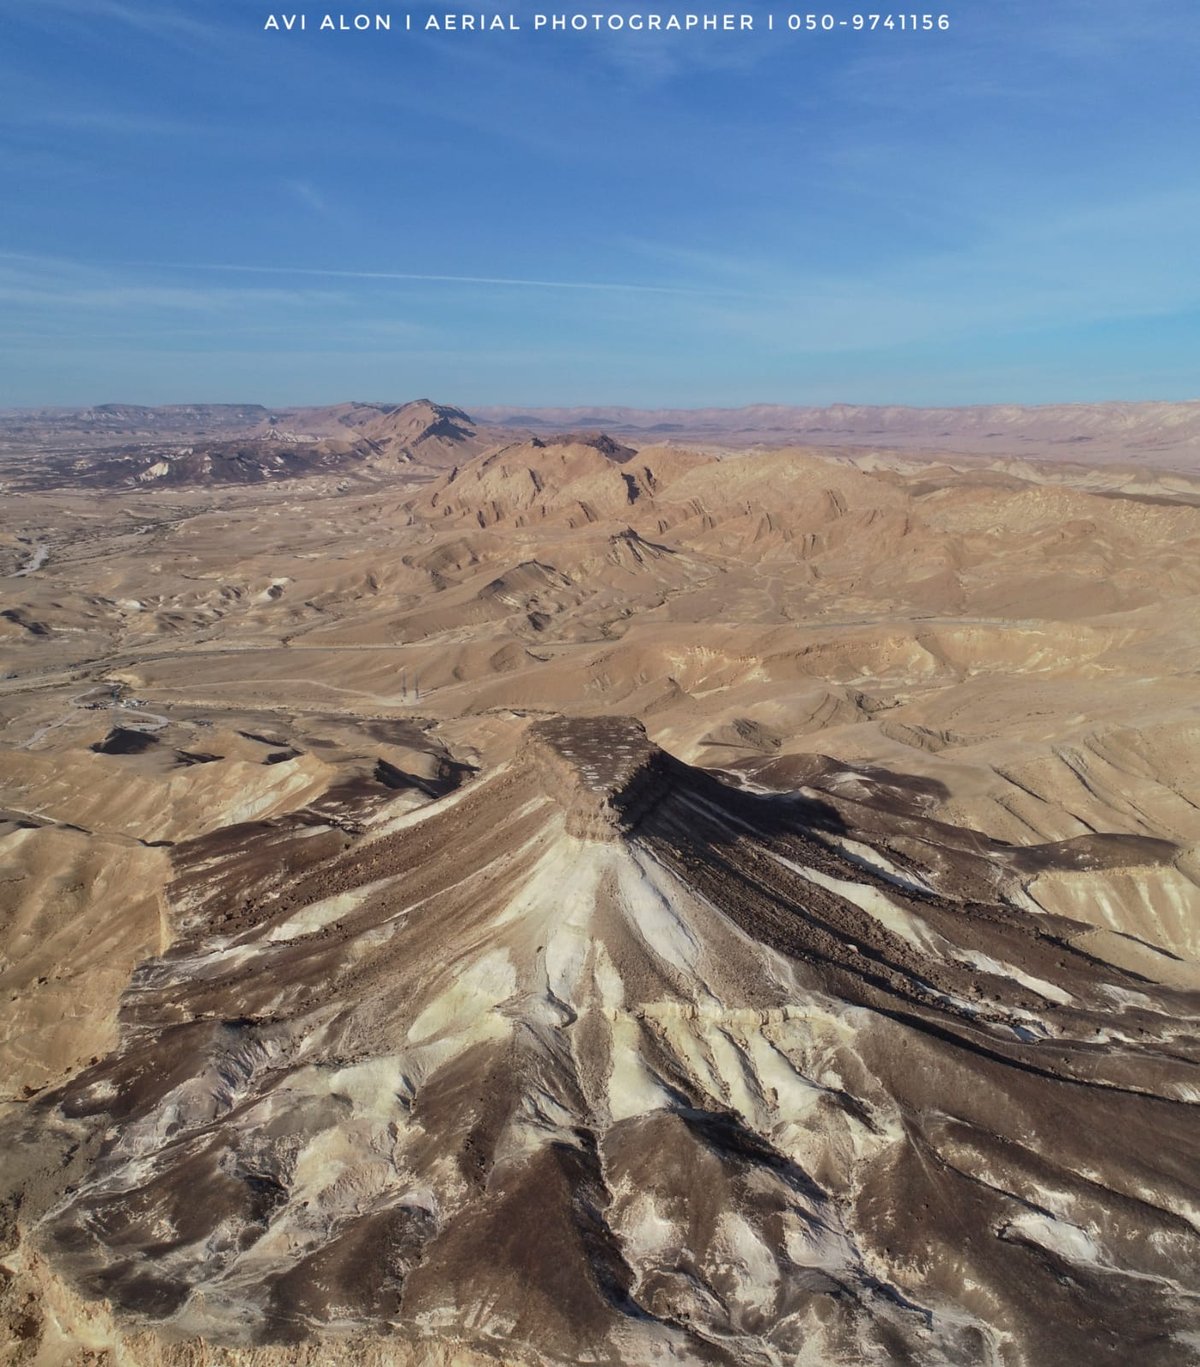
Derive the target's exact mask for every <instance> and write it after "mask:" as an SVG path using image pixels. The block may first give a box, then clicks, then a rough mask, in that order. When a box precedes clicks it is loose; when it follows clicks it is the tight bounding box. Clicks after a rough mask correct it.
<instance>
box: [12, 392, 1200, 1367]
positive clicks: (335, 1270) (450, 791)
mask: <svg viewBox="0 0 1200 1367" xmlns="http://www.w3.org/2000/svg"><path fill="white" fill-rule="evenodd" d="M476 416H479V417H483V418H486V419H487V423H488V424H490V425H484V424H483V423H481V422H477V421H476V420H475V417H471V416H468V415H467V414H466V413H464V412H461V411H460V410H457V409H450V408H444V407H439V406H437V405H434V404H430V403H426V402H424V401H422V402H418V403H411V404H406V405H402V406H399V407H389V406H371V405H354V404H347V405H343V406H341V407H338V408H329V409H304V410H300V409H297V410H290V411H279V412H272V413H268V412H267V410H265V409H257V408H256V407H255V406H253V405H247V406H244V407H238V408H233V407H231V408H228V409H221V408H204V407H196V408H190V409H159V410H153V409H134V408H130V407H122V406H116V405H114V406H110V407H108V408H103V409H93V410H87V411H85V412H78V411H76V412H67V411H39V412H30V413H23V414H4V415H0V576H2V577H0V675H2V676H3V677H2V678H0V991H2V998H0V1000H2V1001H3V1003H4V1007H3V1013H2V1015H0V1086H2V1088H3V1100H2V1101H0V1125H2V1126H3V1132H2V1134H0V1145H2V1147H0V1360H4V1361H9V1362H13V1363H20V1364H36V1365H37V1367H65V1365H66V1364H81V1365H82V1364H84V1363H88V1364H102V1363H103V1364H107V1365H108V1367H168V1364H169V1365H170V1367H201V1364H209V1363H227V1364H242V1365H244V1367H250V1365H251V1364H253V1365H254V1367H283V1364H292V1363H295V1364H307V1365H308V1367H318V1365H319V1364H326V1363H345V1364H358V1363H363V1364H377V1365H378V1367H383V1364H394V1365H395V1367H400V1364H406V1363H410V1362H411V1363H428V1364H435V1363H436V1364H454V1363H463V1364H468V1363H486V1362H507V1363H513V1364H521V1365H522V1367H533V1365H534V1364H565V1363H571V1364H576V1363H605V1364H668V1363H681V1364H682V1363H711V1364H739V1365H741V1364H745V1365H746V1367H792V1365H795V1367H827V1365H828V1367H835V1365H836V1367H858V1365H859V1364H871V1365H872V1367H875V1365H878V1367H891V1364H913V1365H914V1367H975V1364H979V1367H1085V1365H1086V1367H1132V1365H1133V1364H1137V1367H1183V1365H1184V1364H1195V1363H1200V1037H1198V1026H1200V404H1197V405H1142V406H1119V405H1112V406H1100V407H1097V408H1095V409H1080V410H1071V409H1066V408H1063V409H1057V408H1056V409H1054V410H1046V411H1039V410H1015V409H1011V410H1010V409H1005V410H975V411H970V410H965V411H964V412H963V413H959V414H956V413H955V412H954V411H952V410H944V411H942V412H940V413H932V412H930V413H925V414H922V413H921V412H919V411H916V410H878V411H873V410H850V409H842V410H830V411H828V412H826V413H824V414H822V413H814V411H811V410H770V412H769V414H765V413H764V411H759V410H752V411H746V412H742V413H735V414H727V415H722V414H719V413H715V414H714V413H712V412H710V413H708V414H705V415H700V416H697V417H695V418H694V419H689V418H688V417H687V416H686V415H679V414H674V415H671V414H667V415H664V414H650V415H643V416H642V417H640V418H639V417H638V416H637V415H630V414H629V413H627V412H624V411H622V410H606V411H592V412H583V413H557V414H545V415H541V416H540V417H539V415H537V414H528V413H517V412H515V411H508V410H495V411H492V412H489V413H485V414H482V415H476ZM689 423H691V426H690V427H689ZM581 424H583V425H585V426H584V430H580V425H581ZM601 425H603V429H604V431H603V433H601V431H600V426H601ZM563 429H566V430H563Z"/></svg>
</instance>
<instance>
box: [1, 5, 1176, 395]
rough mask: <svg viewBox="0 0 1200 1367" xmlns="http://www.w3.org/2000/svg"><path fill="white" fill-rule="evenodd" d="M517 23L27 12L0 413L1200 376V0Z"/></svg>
mask: <svg viewBox="0 0 1200 1367" xmlns="http://www.w3.org/2000/svg"><path fill="white" fill-rule="evenodd" d="M811 2H812V3H813V4H814V5H816V8H817V11H818V12H830V13H833V14H835V15H836V16H837V17H839V18H842V17H845V18H849V17H850V16H851V15H852V14H853V13H855V12H856V10H858V9H863V8H864V7H862V6H856V5H855V4H853V3H850V4H847V5H845V6H841V5H834V4H832V2H830V3H828V4H817V0H811ZM807 3H808V0H806V4H807ZM482 8H483V12H486V13H500V14H503V15H508V14H514V15H515V16H516V17H517V19H518V21H519V22H520V23H521V24H522V26H523V27H522V30H521V31H520V32H491V33H487V34H474V35H472V34H455V35H450V34H444V33H443V34H427V33H422V32H420V31H414V32H412V33H408V34H406V33H404V32H402V31H400V30H401V27H402V24H403V15H404V14H405V13H408V12H410V11H407V10H405V9H403V8H400V7H393V8H389V7H388V6H387V5H386V4H384V3H380V4H379V5H375V6H371V7H370V10H371V12H372V13H375V12H377V11H378V12H382V13H390V14H392V16H393V31H392V32H391V33H390V34H389V33H369V34H359V33H344V34H343V33H320V32H319V31H315V28H316V24H317V23H318V22H319V19H320V17H321V16H322V15H323V14H324V13H326V12H328V11H326V10H325V9H324V8H320V7H309V8H307V9H304V8H303V7H302V6H300V5H299V4H298V3H297V4H293V6H292V7H291V8H289V9H288V10H287V11H282V10H275V11H272V9H271V7H270V3H265V4H260V3H258V0H10V3H9V4H8V5H6V6H5V12H4V13H3V15H2V16H0V177H2V179H0V185H2V186H3V191H2V194H0V404H8V405H26V404H50V403H62V404H73V403H93V402H101V401H105V400H114V399H119V400H125V401H131V402H153V403H159V402H180V401H189V400H196V401H242V400H257V401H262V402H266V403H275V404H285V403H309V402H311V403H321V402H327V401H335V400H341V399H349V398H357V399H389V400H399V399H406V398H411V397H416V396H418V395H429V396H431V397H434V398H438V399H442V400H444V401H448V402H453V403H459V404H462V405H464V406H467V407H470V406H471V405H472V404H492V403H512V404H515V405H519V406H525V405H534V404H577V403H578V404H582V403H597V404H607V403H627V404H635V405H642V406H658V405H709V404H726V405H736V404H742V403H752V402H785V403H826V402H836V401H848V402H863V403H870V402H885V403H914V404H931V403H932V404H937V403H948V404H962V403H977V402H1010V401H1011V402H1051V401H1087V400H1094V399H1105V398H1124V399H1139V398H1176V399H1183V398H1200V250H1198V248H1197V244H1198V243H1200V95H1198V93H1197V92H1198V89H1200V82H1198V78H1197V72H1198V70H1200V61H1198V59H1200V11H1198V10H1197V8H1196V5H1195V0H1137V3H1136V4H1134V3H1130V0H1086V3H1084V0H990V2H989V3H984V0H959V2H958V3H953V4H948V5H947V6H946V8H945V10H944V11H937V10H935V11H934V12H935V13H937V12H945V13H948V14H949V16H950V19H951V24H952V27H951V29H950V31H949V33H939V32H936V31H935V32H933V33H916V34H909V33H901V32H899V31H896V30H893V31H891V32H888V31H884V30H882V29H880V30H878V31H877V32H875V33H874V34H872V33H858V34H856V33H853V32H843V31H837V32H835V33H833V34H821V33H818V34H805V33H801V34H796V35H793V34H790V33H788V32H786V31H784V24H785V22H786V21H785V16H786V15H787V14H788V13H790V12H793V11H792V8H790V7H789V6H787V5H778V6H775V5H770V4H759V3H755V4H751V5H749V6H747V7H745V8H744V9H743V10H741V11H731V12H739V13H740V12H744V13H752V14H754V16H755V18H756V29H757V31H756V32H755V33H753V34H749V35H747V34H708V35H704V34H695V33H693V34H660V35H651V34H646V33H643V34H641V35H634V34H630V33H624V34H600V35H593V34H574V33H568V34H546V33H544V32H543V33H540V34H539V33H535V32H534V31H533V30H532V16H533V15H534V14H535V13H536V12H538V11H539V10H540V11H542V12H546V13H555V12H560V13H561V12H568V13H570V12H575V11H572V10H569V9H568V10H566V11H562V10H559V11H555V10H553V9H551V8H550V7H549V6H547V5H538V4H523V3H520V0H514V3H513V4H512V5H507V6H503V7H495V6H484V7H482ZM693 8H695V7H693ZM805 8H806V7H805V6H800V7H799V9H800V11H801V12H805ZM866 8H867V9H869V8H870V7H866ZM875 8H876V9H878V8H880V6H879V5H878V4H876V5H875ZM447 9H449V7H448V6H446V5H445V4H434V5H428V4H427V5H424V6H418V7H414V8H413V9H412V10H411V13H412V14H413V16H414V30H419V28H420V26H421V25H422V24H423V23H424V21H425V18H426V16H428V15H429V14H431V13H434V14H441V13H444V12H445V11H446V10H447ZM597 10H599V11H600V12H603V13H605V14H616V13H624V14H632V13H646V12H658V13H663V14H668V13H671V12H672V11H671V9H670V7H669V5H666V4H660V5H658V6H657V7H655V6H652V5H638V4H630V3H623V2H622V3H617V4H613V5H606V6H600V7H597V6H590V7H586V8H585V10H584V12H586V13H589V14H590V13H593V12H597ZM273 12H274V13H285V12H286V13H299V12H304V13H307V15H308V23H309V32H307V33H305V34H290V35H287V34H277V33H268V32H265V31H264V29H263V24H264V22H265V20H266V17H267V16H268V15H269V14H271V13H273ZM332 12H333V13H334V14H335V15H336V14H338V13H347V14H350V13H354V12H357V7H355V6H353V5H348V6H347V7H346V8H345V9H344V10H341V11H339V10H334V11H332ZM475 12H480V11H479V9H478V8H477V10H476V11H475ZM680 12H683V11H682V10H681V11H680ZM701 12H703V11H701ZM768 13H774V14H775V15H776V25H777V28H776V31H775V32H774V33H773V34H767V33H765V32H763V31H762V30H763V27H764V25H765V16H766V15H767V14H768Z"/></svg>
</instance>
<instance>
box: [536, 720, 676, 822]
mask: <svg viewBox="0 0 1200 1367" xmlns="http://www.w3.org/2000/svg"><path fill="white" fill-rule="evenodd" d="M523 754H524V757H525V759H526V760H527V761H528V762H529V763H531V764H533V765H534V766H536V768H537V769H538V771H539V775H540V777H541V779H542V782H543V784H544V786H545V790H546V792H547V794H548V795H549V796H551V797H553V798H554V799H555V800H556V801H557V802H559V803H561V804H562V806H563V807H565V808H566V811H567V832H568V834H570V835H574V836H577V837H579V838H580V839H581V840H617V839H619V838H620V837H621V836H622V835H623V834H627V833H628V832H629V831H631V830H632V829H633V828H634V827H635V826H636V825H637V823H638V822H639V821H640V820H641V818H642V817H643V816H644V815H645V813H646V812H647V811H648V810H649V809H650V808H651V807H652V806H653V805H654V804H655V802H656V801H657V800H658V799H659V798H660V797H661V796H662V794H663V793H664V792H665V790H666V788H667V786H668V784H669V782H670V761H669V758H668V756H667V755H666V754H665V753H664V752H663V751H662V750H660V749H659V748H658V746H657V745H655V744H654V743H653V742H652V741H651V740H650V739H649V737H648V736H647V735H646V728H645V727H644V726H643V725H642V724H641V722H640V721H638V720H637V719H636V718H635V717H552V718H548V719H547V720H545V721H538V722H534V724H533V725H532V726H531V727H530V728H529V730H528V731H527V732H526V733H525V744H524V750H523Z"/></svg>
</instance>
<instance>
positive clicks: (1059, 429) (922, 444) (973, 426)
mask: <svg viewBox="0 0 1200 1367" xmlns="http://www.w3.org/2000/svg"><path fill="white" fill-rule="evenodd" d="M475 416H476V417H477V418H478V419H479V420H480V421H481V422H484V423H490V424H494V425H496V426H500V427H512V428H517V429H520V430H522V431H531V432H541V431H559V430H562V429H564V428H567V429H577V428H581V427H583V428H587V427H602V428H604V430H605V431H608V432H614V433H618V434H619V435H621V436H624V437H640V438H641V439H642V440H643V441H647V440H649V441H668V440H670V441H676V440H687V441H691V442H696V441H704V442H715V443H729V444H731V445H737V446H745V445H753V444H756V443H759V442H761V443H763V444H764V445H772V446H778V445H791V444H796V443H801V444H804V445H811V446H856V447H861V446H880V447H885V448H889V449H901V450H923V451H954V452H960V453H962V454H974V455H978V454H987V455H1006V456H1013V455H1024V456H1030V457H1035V458H1039V459H1042V458H1046V457H1055V456H1058V457H1060V458H1066V459H1076V458H1078V459H1079V460H1083V461H1091V460H1096V459H1101V460H1104V461H1106V462H1107V461H1111V460H1129V461H1131V462H1139V463H1140V462H1142V461H1153V460H1157V459H1159V458H1162V459H1163V460H1164V461H1165V462H1166V463H1170V464H1175V463H1176V462H1178V461H1179V460H1180V459H1181V458H1182V459H1186V460H1188V461H1189V462H1190V463H1189V466H1188V468H1190V469H1195V468H1197V466H1198V465H1200V401H1196V402H1189V403H1097V404H1047V405H1041V406H1035V407H1022V406H1020V405H1017V404H993V405H988V406H984V407H974V408H904V407H900V406H897V405H891V406H887V407H870V406H865V405H861V404H834V405H832V406H831V407H828V408H797V407H791V406H788V405H785V404H754V405H751V406H748V407H745V408H654V409H647V408H477V409H476V410H475ZM1168 458H1169V460H1168Z"/></svg>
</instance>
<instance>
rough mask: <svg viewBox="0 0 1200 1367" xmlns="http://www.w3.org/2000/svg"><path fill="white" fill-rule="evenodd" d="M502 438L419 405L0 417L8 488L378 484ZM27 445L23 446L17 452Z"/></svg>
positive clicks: (113, 409)
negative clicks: (316, 480)
mask: <svg viewBox="0 0 1200 1367" xmlns="http://www.w3.org/2000/svg"><path fill="white" fill-rule="evenodd" d="M505 436H507V433H503V432H500V433H493V432H491V431H489V430H488V429H485V428H480V427H478V426H477V425H476V424H474V423H473V422H472V420H471V418H470V417H469V416H468V415H467V414H466V413H463V412H462V411H461V410H460V409H457V408H449V407H446V406H445V405H442V404H435V403H431V402H430V401H428V400H425V399H422V400H417V401H415V402H412V403H407V404H397V405H391V404H342V405H339V406H337V407H333V408H314V409H284V410H279V411H277V412H268V410H266V409H264V408H260V407H258V406H246V407H232V406H230V407H219V406H218V407H203V406H202V407H196V408H178V407H177V408H160V409H154V408H126V407H122V406H119V405H106V406H104V407H102V408H98V409H88V410H81V411H78V412H74V413H63V414H49V415H42V416H39V415H32V416H30V415H24V414H23V415H8V416H7V417H5V416H4V415H0V446H2V445H3V444H4V443H6V442H7V443H8V444H9V446H10V448H15V449H16V450H18V451H20V458H19V460H18V459H15V458H13V457H12V456H11V455H10V457H9V459H8V461H3V460H0V479H3V480H4V482H5V483H6V484H7V485H8V487H10V488H51V487H56V486H57V485H61V484H70V485H74V486H84V487H92V488H122V487H133V488H136V487H139V486H143V487H144V486H146V485H163V486H166V487H205V486H210V485H238V484H256V483H261V482H264V481H273V480H280V479H296V478H309V477H314V476H327V477H330V478H332V479H335V480H336V479H338V478H341V477H345V478H350V479H364V478H365V479H377V478H380V477H385V476H388V475H390V474H394V473H395V472H396V471H397V470H399V469H400V468H401V467H403V466H413V467H414V473H422V472H425V473H427V472H428V471H431V470H438V469H442V468H444V467H446V466H448V465H453V464H454V463H455V462H456V461H460V460H464V459H468V458H470V457H471V456H473V455H475V454H476V453H478V452H479V451H481V450H485V449H487V448H488V447H489V446H491V445H492V444H494V442H495V440H496V439H497V438H498V437H505ZM27 446H32V447H33V449H32V450H25V449H24V448H25V447H27Z"/></svg>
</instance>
